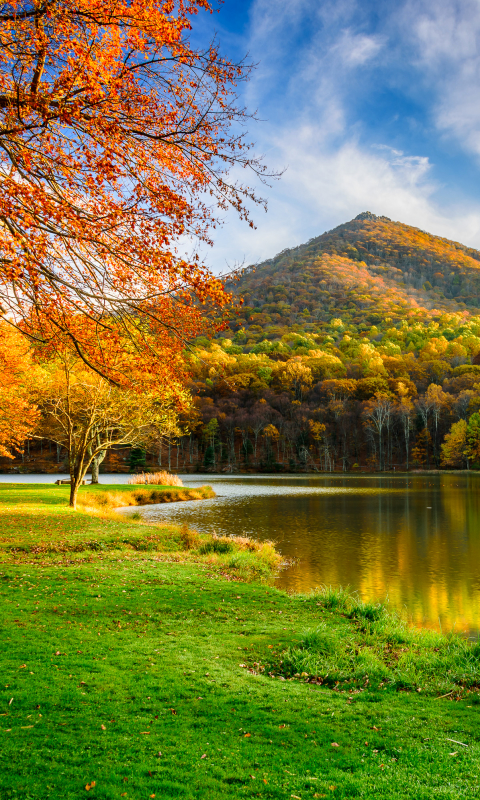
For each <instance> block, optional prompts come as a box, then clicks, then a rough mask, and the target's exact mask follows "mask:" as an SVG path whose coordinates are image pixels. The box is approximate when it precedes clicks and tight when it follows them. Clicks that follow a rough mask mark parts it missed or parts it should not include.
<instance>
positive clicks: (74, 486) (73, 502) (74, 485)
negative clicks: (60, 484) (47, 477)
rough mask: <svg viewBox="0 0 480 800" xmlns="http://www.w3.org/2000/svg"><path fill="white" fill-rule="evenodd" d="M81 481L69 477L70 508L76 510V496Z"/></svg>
mask: <svg viewBox="0 0 480 800" xmlns="http://www.w3.org/2000/svg"><path fill="white" fill-rule="evenodd" d="M80 483H81V481H80V480H79V479H78V478H73V477H72V476H71V483H70V502H69V506H70V508H73V509H76V508H77V495H78V487H79V486H80Z"/></svg>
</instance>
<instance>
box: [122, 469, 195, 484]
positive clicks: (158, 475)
mask: <svg viewBox="0 0 480 800" xmlns="http://www.w3.org/2000/svg"><path fill="white" fill-rule="evenodd" d="M128 483H129V484H130V486H137V485H141V484H143V485H148V484H155V485H156V486H183V483H182V481H181V480H180V478H179V477H178V475H170V473H168V472H165V471H162V472H141V473H139V474H138V475H132V476H131V477H130V478H129V479H128Z"/></svg>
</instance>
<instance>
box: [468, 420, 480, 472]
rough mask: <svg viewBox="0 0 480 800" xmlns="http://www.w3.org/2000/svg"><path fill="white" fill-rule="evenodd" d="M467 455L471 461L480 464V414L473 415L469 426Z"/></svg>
mask: <svg viewBox="0 0 480 800" xmlns="http://www.w3.org/2000/svg"><path fill="white" fill-rule="evenodd" d="M465 444H466V446H465V455H466V457H467V458H468V459H469V461H473V462H476V463H479V462H480V414H479V413H478V412H475V414H472V416H471V417H470V419H469V420H468V424H467V434H466V443H465Z"/></svg>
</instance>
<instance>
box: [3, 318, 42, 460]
mask: <svg viewBox="0 0 480 800" xmlns="http://www.w3.org/2000/svg"><path fill="white" fill-rule="evenodd" d="M35 371H36V370H35V365H34V364H33V362H32V357H31V352H30V348H29V345H28V343H27V342H26V340H25V339H24V338H23V337H22V336H20V334H19V333H18V332H17V331H16V330H15V329H14V328H12V327H11V326H10V325H7V324H6V323H5V322H0V374H1V382H0V456H3V457H4V458H10V459H11V458H14V453H15V452H21V451H22V450H23V444H24V442H25V439H27V438H28V437H29V436H30V435H31V434H32V431H33V429H34V426H35V424H36V422H37V418H38V410H37V407H36V405H35V402H34V394H33V383H34V380H35Z"/></svg>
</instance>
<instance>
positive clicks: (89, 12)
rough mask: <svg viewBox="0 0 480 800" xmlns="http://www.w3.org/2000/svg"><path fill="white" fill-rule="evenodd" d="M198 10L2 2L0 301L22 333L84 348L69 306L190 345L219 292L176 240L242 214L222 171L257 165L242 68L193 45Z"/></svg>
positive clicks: (240, 196) (178, 0)
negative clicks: (240, 92)
mask: <svg viewBox="0 0 480 800" xmlns="http://www.w3.org/2000/svg"><path fill="white" fill-rule="evenodd" d="M200 10H203V11H210V10H211V9H210V6H209V4H208V0H172V2H156V3H155V2H154V3H152V2H150V0H134V2H133V3H132V2H129V1H128V2H127V0H119V2H116V3H115V4H111V3H103V4H99V3H97V2H94V0H80V2H79V3H75V4H72V3H68V2H67V3H61V2H60V0H48V2H41V0H40V1H39V2H37V0H11V2H10V3H8V4H7V5H4V6H3V9H2V13H1V14H0V31H1V37H2V42H3V45H4V46H3V47H2V48H1V52H0V118H1V125H0V143H1V147H0V171H1V174H2V180H1V182H0V296H1V299H2V304H3V306H4V311H6V310H7V309H8V310H9V311H10V312H11V313H12V314H13V317H14V318H15V320H16V321H18V320H19V319H21V318H23V319H24V320H26V326H25V327H24V330H27V332H29V333H31V334H34V335H35V336H37V337H40V338H41V339H42V340H43V341H48V332H49V327H50V325H51V324H53V325H54V326H55V327H56V328H57V329H58V330H60V331H63V332H67V333H68V334H69V335H70V337H71V339H72V340H73V341H74V342H75V345H76V346H77V348H78V352H79V353H80V354H81V355H82V357H83V349H82V347H81V344H80V346H79V343H78V342H77V341H76V331H75V330H72V329H71V326H70V322H71V320H72V317H73V318H75V316H76V315H77V314H78V313H79V312H80V313H82V314H85V315H87V317H88V318H90V319H92V320H95V321H97V323H98V324H99V325H100V326H106V324H107V323H106V319H110V320H111V319H116V320H119V319H121V320H122V322H123V325H124V329H125V330H126V331H128V330H130V328H131V327H132V326H133V328H134V329H136V323H137V320H138V318H139V317H140V318H145V319H146V320H148V321H150V323H152V322H154V323H155V324H156V325H157V326H160V327H162V328H163V329H164V330H167V331H169V332H170V334H171V335H177V336H179V337H180V339H182V341H184V340H185V339H186V338H188V336H189V334H190V333H191V332H192V330H194V331H195V330H196V332H197V333H198V332H199V330H201V328H202V324H203V323H202V314H201V313H200V311H201V306H202V304H205V303H213V304H214V305H215V306H217V307H222V306H223V305H224V304H225V302H226V300H227V295H226V294H225V292H224V288H223V284H222V282H221V281H220V280H219V279H217V278H215V277H214V276H212V275H211V274H210V273H209V272H208V271H207V270H206V269H205V268H203V267H202V266H201V265H200V264H199V262H198V260H197V259H196V258H194V259H190V260H189V259H185V258H182V257H181V256H179V255H178V254H177V252H176V243H177V242H178V240H179V238H180V237H183V241H185V237H186V238H187V239H188V238H189V237H190V238H191V237H194V238H195V239H198V238H200V239H203V240H205V241H209V233H208V231H209V228H210V226H211V225H212V224H214V223H215V214H214V213H213V212H212V210H211V209H212V207H213V208H216V209H219V210H220V212H222V211H223V210H225V209H226V208H227V207H228V206H233V207H234V208H235V209H236V210H237V211H238V212H239V213H240V215H241V216H242V217H243V218H246V217H247V213H246V211H245V208H244V205H243V201H244V198H246V197H248V198H249V199H252V200H254V201H256V200H257V198H256V197H255V195H254V193H253V191H252V190H250V189H249V188H248V187H245V186H242V185H239V184H236V183H233V182H231V181H229V180H228V171H229V170H230V169H231V168H232V167H234V166H242V167H247V168H250V169H252V170H253V171H254V172H255V173H256V174H258V175H260V176H262V175H264V168H263V167H262V166H261V164H260V163H259V162H258V160H256V158H255V157H254V156H253V155H252V154H251V150H250V147H249V145H248V144H247V143H246V141H245V140H244V138H243V136H242V134H241V133H239V125H238V123H240V124H242V123H246V121H247V119H248V115H247V113H246V112H245V110H244V109H242V108H239V107H238V106H237V105H236V99H235V86H236V84H237V83H238V82H239V81H243V80H245V79H246V78H247V77H248V73H249V69H248V67H246V66H245V64H243V63H242V64H238V65H236V64H232V63H230V62H229V61H228V60H226V59H225V58H223V57H222V56H221V55H220V54H219V52H218V48H217V47H216V46H215V45H214V44H212V45H211V46H210V47H207V48H206V49H203V50H195V49H194V48H193V46H192V45H191V43H190V41H189V38H188V32H189V30H190V29H191V26H192V19H193V17H194V16H195V15H196V14H197V13H198V12H199V11H200ZM207 198H208V199H207ZM185 317H186V318H187V321H188V324H187V325H184V324H183V322H184V319H185ZM45 319H46V320H47V321H48V324H47V327H46V329H44V326H43V321H44V320H45ZM32 326H33V327H34V328H35V330H33V328H32ZM134 339H135V337H134ZM135 341H136V343H137V344H138V340H136V339H135ZM107 366H108V365H107Z"/></svg>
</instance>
